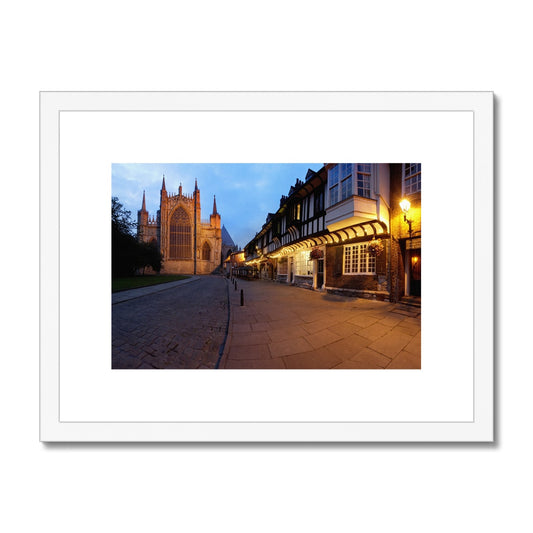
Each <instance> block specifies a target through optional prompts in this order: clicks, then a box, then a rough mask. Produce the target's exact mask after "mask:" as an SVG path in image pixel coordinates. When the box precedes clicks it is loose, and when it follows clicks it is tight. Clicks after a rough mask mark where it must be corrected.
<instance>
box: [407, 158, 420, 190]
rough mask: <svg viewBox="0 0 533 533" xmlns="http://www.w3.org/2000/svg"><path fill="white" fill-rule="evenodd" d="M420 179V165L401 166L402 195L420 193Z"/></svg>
mask: <svg viewBox="0 0 533 533" xmlns="http://www.w3.org/2000/svg"><path fill="white" fill-rule="evenodd" d="M421 177H422V164H421V163H405V164H404V165H403V194H405V195H407V194H414V193H415V192H420V188H421Z"/></svg>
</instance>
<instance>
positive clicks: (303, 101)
mask: <svg viewBox="0 0 533 533" xmlns="http://www.w3.org/2000/svg"><path fill="white" fill-rule="evenodd" d="M310 130H311V132H312V134H309V131H310ZM289 135H290V137H289ZM288 140H290V141H291V142H290V143H288ZM288 144H289V146H287V145H288ZM356 157H360V158H361V160H363V159H364V160H365V161H374V162H403V161H408V160H414V161H421V162H422V164H423V168H424V180H423V220H424V254H425V268H426V270H425V271H424V278H423V279H424V284H423V299H422V301H423V304H422V370H414V371H411V370H401V371H386V372H383V373H381V374H380V375H379V376H378V375H377V374H376V373H375V372H374V371H361V370H348V371H336V372H335V373H332V372H331V371H286V370H285V371H261V370H253V371H244V370H242V371H226V370H224V371H221V372H219V371H215V370H213V371H211V370H208V371H191V370H187V371H179V370H176V371H159V372H152V373H151V374H149V373H150V372H151V371H135V372H134V373H133V374H134V375H133V374H132V373H131V372H130V373H127V372H126V373H125V372H122V371H113V370H111V367H110V365H109V366H108V367H107V366H106V365H105V361H107V358H108V356H109V353H110V350H111V346H110V343H109V316H110V307H111V306H110V276H109V273H110V262H109V260H110V253H109V246H108V245H109V238H110V237H109V235H108V234H109V232H108V231H107V229H108V228H109V218H108V213H109V196H110V195H111V186H110V180H111V170H110V164H111V163H113V162H195V163H200V162H301V161H308V160H310V159H313V160H315V161H316V160H319V161H349V160H356ZM134 158H136V159H134ZM106 169H107V170H106ZM427 169H429V170H427ZM493 179H494V178H493V94H492V93H491V92H42V93H41V96H40V183H41V192H40V206H41V211H40V326H41V331H40V347H41V351H40V438H41V440H42V441H44V442H74V441H83V442H102V441H118V442H128V441H131V442H141V441H145V442H148V441H152V442H163V441H171V442H180V441H182V442H200V441H202V442H491V441H493V438H494V431H493V428H494V406H493V371H494V366H493V279H494V278H493ZM452 184H453V186H451V185H452ZM106 209H107V211H106ZM79 239H85V240H86V241H87V242H88V243H90V245H91V247H95V246H98V247H99V248H98V249H100V247H101V249H102V252H101V253H102V255H101V256H98V259H96V260H95V259H94V257H91V258H87V259H86V258H84V257H83V256H82V257H80V256H79V255H78V256H77V260H78V265H79V270H78V269H73V268H72V262H71V261H69V260H68V258H70V257H71V256H72V255H73V254H77V253H78V250H79V248H78V247H74V244H73V243H74V242H76V241H78V240H79ZM427 258H429V260H428V259H427ZM427 265H429V268H427V267H426V266H427ZM428 271H429V272H428ZM426 273H428V277H427V278H426ZM426 279H427V280H428V281H427V283H426ZM106 350H108V352H106ZM424 361H426V362H428V364H427V365H426V366H425V367H424ZM147 372H148V374H147ZM184 372H185V374H184ZM328 372H329V374H328ZM417 372H418V373H417ZM333 375H334V376H333ZM189 383H192V384H194V390H195V391H198V390H200V391H201V392H200V393H197V396H195V393H193V392H191V393H190V394H189V396H176V394H177V393H176V389H180V390H183V389H184V388H185V390H186V386H187V384H189ZM178 385H179V386H178ZM191 387H192V385H191ZM191 390H193V389H191ZM227 390H231V391H232V393H229V392H228V393H227V394H228V397H230V396H231V394H233V396H231V400H229V399H228V401H227V403H226V404H224V399H225V396H224V393H223V392H222V391H227ZM212 391H215V392H212ZM257 391H262V393H261V394H259V393H258V392H257ZM269 391H270V392H269ZM256 395H257V396H256ZM317 397H318V400H317ZM184 398H185V400H186V398H190V399H191V402H190V404H189V402H187V401H184ZM220 404H222V405H223V406H224V409H225V411H220V410H217V409H221V408H219V407H218V406H219V405H220Z"/></svg>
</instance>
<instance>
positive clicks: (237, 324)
mask: <svg viewBox="0 0 533 533" xmlns="http://www.w3.org/2000/svg"><path fill="white" fill-rule="evenodd" d="M172 285H174V284H172ZM228 288H229V301H230V313H229V322H228ZM241 289H243V291H244V305H243V306H241V305H240V291H241ZM113 299H114V302H116V303H114V304H113V368H116V369H126V368H140V369H152V368H168V369H172V368H174V369H185V368H190V369H196V368H217V367H218V368H227V369H252V368H256V369H285V368H287V369H291V368H294V369H313V368H323V369H324V368H338V369H383V368H390V369H401V368H405V369H417V368H421V329H420V308H417V307H413V306H408V305H404V304H394V303H388V302H379V301H373V300H366V299H363V298H350V297H342V296H336V295H330V294H327V293H320V292H314V291H309V290H306V289H300V288H297V287H290V286H286V285H282V284H279V283H272V282H268V281H243V280H237V290H235V288H234V285H233V283H232V282H230V281H229V280H226V279H224V278H222V277H219V276H200V277H198V278H191V279H189V280H186V281H184V282H177V284H176V285H174V286H171V287H168V288H165V287H164V285H159V286H154V287H152V288H146V289H137V290H136V291H126V292H124V293H116V294H115V295H114V296H113ZM121 300H122V301H121ZM226 332H228V335H227V339H226ZM224 343H225V344H224Z"/></svg>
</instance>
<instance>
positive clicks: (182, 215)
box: [169, 207, 192, 259]
mask: <svg viewBox="0 0 533 533" xmlns="http://www.w3.org/2000/svg"><path fill="white" fill-rule="evenodd" d="M191 234H192V231H191V221H190V218H189V215H188V214H187V212H186V211H185V209H183V207H178V208H177V209H176V210H175V211H174V213H172V217H171V218H170V235H169V236H170V250H169V252H170V253H169V259H191V258H192V242H191Z"/></svg>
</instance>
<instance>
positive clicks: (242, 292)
mask: <svg viewBox="0 0 533 533" xmlns="http://www.w3.org/2000/svg"><path fill="white" fill-rule="evenodd" d="M243 305H244V291H243V290H242V289H241V307H242V306H243Z"/></svg>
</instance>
